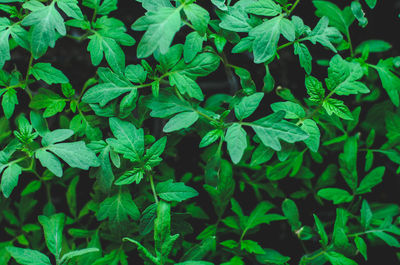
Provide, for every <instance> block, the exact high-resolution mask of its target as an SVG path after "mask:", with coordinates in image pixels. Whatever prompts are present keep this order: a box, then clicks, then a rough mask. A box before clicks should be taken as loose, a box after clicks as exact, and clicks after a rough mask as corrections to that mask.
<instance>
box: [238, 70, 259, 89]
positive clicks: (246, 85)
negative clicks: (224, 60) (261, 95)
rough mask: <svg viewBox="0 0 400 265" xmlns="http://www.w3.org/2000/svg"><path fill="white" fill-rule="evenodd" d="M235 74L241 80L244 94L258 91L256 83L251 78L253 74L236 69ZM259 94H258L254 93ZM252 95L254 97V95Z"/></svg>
mask: <svg viewBox="0 0 400 265" xmlns="http://www.w3.org/2000/svg"><path fill="white" fill-rule="evenodd" d="M235 74H237V76H239V78H240V85H241V86H242V88H243V90H244V92H245V93H246V94H249V93H253V92H255V91H256V84H255V83H254V81H253V79H252V78H251V74H250V72H249V71H247V70H246V69H244V68H241V67H235ZM254 94H258V93H254ZM254 94H252V95H254Z"/></svg>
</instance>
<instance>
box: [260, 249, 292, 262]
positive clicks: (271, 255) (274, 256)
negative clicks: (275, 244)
mask: <svg viewBox="0 0 400 265" xmlns="http://www.w3.org/2000/svg"><path fill="white" fill-rule="evenodd" d="M256 258H257V260H258V261H259V262H260V263H262V264H269V263H270V264H277V265H284V264H286V263H287V262H288V261H289V260H290V257H287V256H283V255H282V254H281V253H279V252H278V251H276V250H274V249H271V248H264V254H261V255H257V256H256Z"/></svg>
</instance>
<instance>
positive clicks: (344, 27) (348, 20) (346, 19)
mask: <svg viewBox="0 0 400 265" xmlns="http://www.w3.org/2000/svg"><path fill="white" fill-rule="evenodd" d="M313 4H314V6H315V7H316V9H317V11H316V12H315V13H316V15H317V16H319V17H322V16H326V17H328V18H329V24H330V25H331V26H333V27H335V28H337V29H338V30H340V31H341V32H342V33H343V34H347V32H348V30H349V26H350V25H351V24H352V23H353V21H354V16H353V15H352V14H351V11H350V8H345V9H344V10H341V9H340V8H339V7H338V6H337V5H335V4H334V3H332V2H328V1H321V0H314V1H313Z"/></svg>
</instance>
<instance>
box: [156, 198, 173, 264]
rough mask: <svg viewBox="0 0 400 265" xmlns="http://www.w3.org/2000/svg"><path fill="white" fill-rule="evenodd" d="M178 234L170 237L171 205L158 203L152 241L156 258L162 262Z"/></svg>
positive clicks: (162, 202) (163, 202)
mask: <svg viewBox="0 0 400 265" xmlns="http://www.w3.org/2000/svg"><path fill="white" fill-rule="evenodd" d="M178 237H179V234H175V235H173V236H171V205H170V204H169V203H167V202H165V201H159V202H158V205H157V218H156V219H155V220H154V241H155V250H156V254H157V257H158V258H159V260H160V261H161V262H164V261H165V260H166V259H167V257H168V254H169V253H170V252H171V250H172V247H173V244H174V242H175V240H176V239H177V238H178Z"/></svg>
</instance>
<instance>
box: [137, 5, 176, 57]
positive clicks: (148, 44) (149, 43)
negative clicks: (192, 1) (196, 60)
mask: <svg viewBox="0 0 400 265" xmlns="http://www.w3.org/2000/svg"><path fill="white" fill-rule="evenodd" d="M142 20H145V21H142ZM143 22H144V23H146V24H145V27H144V28H143V26H141V25H140V24H141V23H143ZM180 28H181V17H180V8H169V7H161V8H159V9H158V10H157V11H155V12H152V11H150V12H148V13H147V14H146V16H145V17H142V18H139V19H138V20H136V22H135V23H133V25H132V29H133V30H146V33H145V34H144V35H143V37H142V39H141V40H140V42H139V44H138V48H137V57H138V58H145V57H148V56H150V55H151V54H152V53H153V52H154V51H155V50H156V49H157V48H159V49H160V52H161V53H163V54H164V53H166V52H167V51H168V49H169V46H170V45H171V43H172V40H173V38H174V36H175V33H176V32H178V31H179V29H180Z"/></svg>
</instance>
